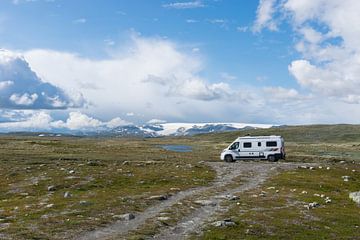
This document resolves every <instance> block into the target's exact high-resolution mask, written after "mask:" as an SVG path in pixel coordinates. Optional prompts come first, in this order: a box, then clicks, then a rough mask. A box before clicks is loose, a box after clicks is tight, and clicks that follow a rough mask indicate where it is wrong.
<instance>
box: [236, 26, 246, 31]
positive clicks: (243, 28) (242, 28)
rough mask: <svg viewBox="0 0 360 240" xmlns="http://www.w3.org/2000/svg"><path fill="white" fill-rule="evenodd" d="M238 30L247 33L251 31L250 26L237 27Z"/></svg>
mask: <svg viewBox="0 0 360 240" xmlns="http://www.w3.org/2000/svg"><path fill="white" fill-rule="evenodd" d="M236 30H237V31H238V32H247V31H248V30H249V27H248V26H240V27H237V28H236Z"/></svg>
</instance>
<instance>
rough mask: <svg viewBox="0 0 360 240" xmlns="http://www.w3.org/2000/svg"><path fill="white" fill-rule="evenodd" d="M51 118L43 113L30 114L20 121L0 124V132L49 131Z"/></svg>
mask: <svg viewBox="0 0 360 240" xmlns="http://www.w3.org/2000/svg"><path fill="white" fill-rule="evenodd" d="M51 121H52V118H51V116H50V115H49V114H47V113H45V112H42V111H41V112H31V113H30V114H27V118H26V119H23V120H20V121H13V122H0V131H6V132H9V131H41V130H49V129H51V126H50V123H51Z"/></svg>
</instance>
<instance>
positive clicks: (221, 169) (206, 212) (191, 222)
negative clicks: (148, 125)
mask: <svg viewBox="0 0 360 240" xmlns="http://www.w3.org/2000/svg"><path fill="white" fill-rule="evenodd" d="M207 164H208V165H209V166H210V167H211V168H213V169H214V170H215V171H216V173H217V177H216V179H215V180H214V181H213V182H212V184H211V185H210V186H205V187H198V188H192V189H188V190H185V191H181V192H178V193H177V194H175V195H173V196H171V197H170V198H169V199H168V200H165V201H162V202H159V203H158V204H156V205H154V206H152V207H149V208H147V209H146V210H145V211H144V212H141V213H137V214H135V219H133V220H131V221H120V220H119V221H116V222H114V223H112V224H110V225H108V226H106V227H102V228H99V229H96V230H94V231H90V232H86V233H84V234H83V235H81V236H79V237H77V238H75V239H81V240H92V239H112V238H116V239H126V236H127V234H128V233H129V232H130V231H134V230H136V229H138V228H140V227H141V226H142V225H144V224H145V222H146V221H147V220H148V219H153V218H155V217H156V216H157V215H158V214H159V213H161V212H163V211H164V210H165V209H167V208H169V207H170V208H171V207H172V206H173V205H175V204H176V203H178V202H179V201H181V200H183V199H185V198H187V197H191V196H192V195H196V194H201V193H204V192H206V191H209V190H211V191H214V190H215V194H212V195H211V196H209V197H208V198H209V199H208V200H211V201H213V202H214V203H216V205H214V206H203V207H199V208H197V209H196V210H195V211H193V212H192V213H191V214H190V215H188V216H186V217H184V218H183V219H182V220H180V221H179V222H178V223H177V224H176V226H174V227H168V228H164V229H162V230H161V232H160V233H159V234H158V235H155V236H154V237H153V239H184V238H186V236H188V235H189V234H191V233H193V232H201V227H202V226H203V225H204V224H205V222H206V221H207V220H209V218H211V217H212V216H213V215H215V214H216V213H219V212H222V211H226V209H224V207H221V206H220V203H221V202H222V201H223V199H221V198H220V197H221V196H222V195H227V194H234V193H240V192H243V191H246V190H250V189H253V188H255V187H257V186H259V185H260V184H262V183H263V182H264V181H265V180H266V179H267V178H268V177H269V173H270V172H276V171H278V170H279V169H291V168H294V167H296V166H298V165H299V164H294V163H263V162H235V163H223V162H209V163H207ZM303 165H304V164H303ZM249 173H252V176H249V177H247V178H246V181H245V182H244V183H242V184H241V185H240V186H238V187H235V188H232V189H227V190H225V191H224V190H222V191H221V190H219V191H216V190H217V189H221V187H224V186H226V185H228V184H230V183H233V179H235V178H236V177H239V176H244V175H249Z"/></svg>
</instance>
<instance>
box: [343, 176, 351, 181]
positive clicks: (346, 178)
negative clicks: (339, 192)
mask: <svg viewBox="0 0 360 240" xmlns="http://www.w3.org/2000/svg"><path fill="white" fill-rule="evenodd" d="M342 179H343V180H344V182H348V181H349V179H350V176H342Z"/></svg>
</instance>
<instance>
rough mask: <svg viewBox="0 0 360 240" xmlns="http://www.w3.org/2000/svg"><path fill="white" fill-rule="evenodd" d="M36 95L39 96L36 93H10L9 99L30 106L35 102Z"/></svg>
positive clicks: (17, 103)
mask: <svg viewBox="0 0 360 240" xmlns="http://www.w3.org/2000/svg"><path fill="white" fill-rule="evenodd" d="M38 97H39V96H38V95H37V94H36V93H33V94H31V95H30V94H28V93H24V94H23V95H18V94H12V95H11V96H10V98H9V99H10V101H12V102H13V103H15V104H16V105H25V106H30V105H33V104H34V103H35V101H36V100H37V99H38Z"/></svg>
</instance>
